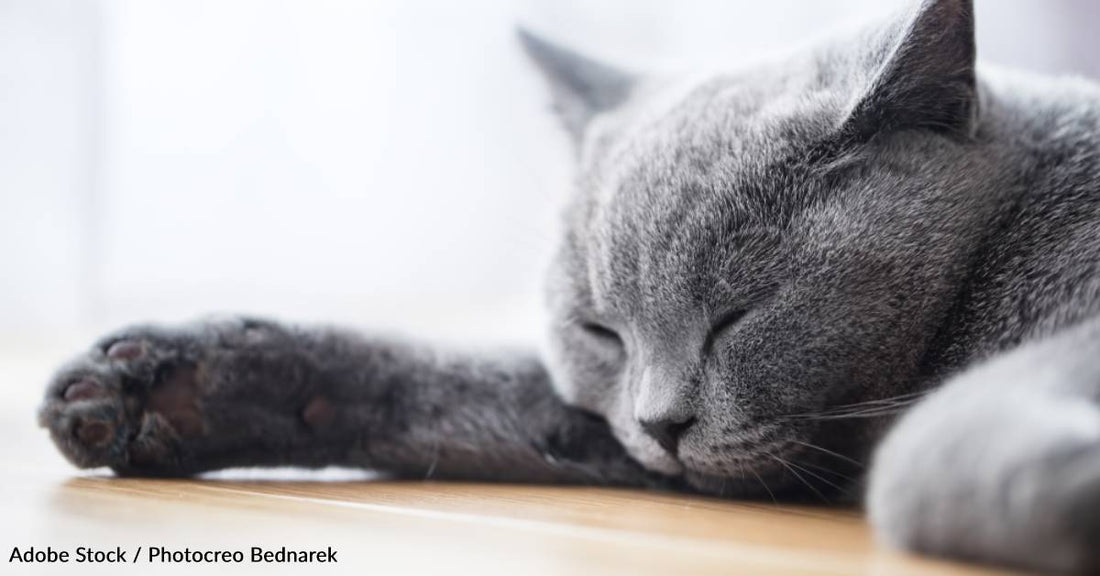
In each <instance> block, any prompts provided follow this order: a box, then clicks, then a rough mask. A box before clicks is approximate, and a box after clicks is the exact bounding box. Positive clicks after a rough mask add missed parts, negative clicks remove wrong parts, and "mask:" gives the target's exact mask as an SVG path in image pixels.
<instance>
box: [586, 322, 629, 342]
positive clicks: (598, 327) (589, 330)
mask: <svg viewBox="0 0 1100 576" xmlns="http://www.w3.org/2000/svg"><path fill="white" fill-rule="evenodd" d="M580 327H581V330H583V331H584V332H585V334H588V335H589V336H591V337H592V338H593V339H595V340H598V341H600V342H603V343H604V344H607V345H612V346H616V347H618V348H622V347H623V339H622V337H621V336H619V333H618V332H616V331H615V330H613V329H611V328H608V327H607V326H604V325H603V324H600V323H597V322H581V324H580Z"/></svg>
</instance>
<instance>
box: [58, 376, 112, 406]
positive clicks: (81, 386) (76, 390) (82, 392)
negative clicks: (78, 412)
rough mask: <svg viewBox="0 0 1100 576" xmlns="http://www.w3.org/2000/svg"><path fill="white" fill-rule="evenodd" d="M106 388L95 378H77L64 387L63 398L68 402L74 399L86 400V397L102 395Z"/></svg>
mask: <svg viewBox="0 0 1100 576" xmlns="http://www.w3.org/2000/svg"><path fill="white" fill-rule="evenodd" d="M105 392H106V390H105V389H104V388H103V385H102V384H100V383H99V382H96V381H95V380H79V381H77V382H73V383H72V384H69V386H68V388H65V394H64V397H65V400H68V401H70V402H72V401H74V400H86V399H88V398H95V397H96V396H102V395H103V394H104V393H105Z"/></svg>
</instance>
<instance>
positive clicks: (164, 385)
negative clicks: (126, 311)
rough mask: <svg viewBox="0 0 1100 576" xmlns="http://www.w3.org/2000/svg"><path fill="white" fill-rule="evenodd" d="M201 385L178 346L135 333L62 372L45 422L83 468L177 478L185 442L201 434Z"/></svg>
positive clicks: (43, 411) (49, 394)
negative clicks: (199, 390) (141, 471)
mask: <svg viewBox="0 0 1100 576" xmlns="http://www.w3.org/2000/svg"><path fill="white" fill-rule="evenodd" d="M196 379H197V375H196V369H195V364H194V363H193V362H191V361H189V360H188V359H187V358H186V357H185V355H184V354H182V347H181V346H180V343H179V342H175V341H172V340H169V339H166V338H164V337H163V335H162V334H157V333H154V332H149V333H148V334H139V333H135V331H133V330H131V331H129V333H127V334H125V335H124V336H115V337H111V338H106V339H104V340H102V341H100V342H99V343H98V344H97V345H96V346H94V347H93V348H92V349H91V350H90V351H89V352H88V353H86V354H84V355H82V356H80V357H79V358H77V359H76V360H74V361H72V362H70V363H69V364H68V365H66V366H65V367H64V368H62V369H61V370H60V371H59V372H58V373H57V375H56V376H55V377H54V379H53V381H52V382H51V383H50V385H49V386H48V388H47V391H46V397H45V399H44V401H43V403H42V406H41V408H40V409H39V414H38V415H39V422H40V424H41V425H42V426H43V427H45V428H48V429H49V431H50V436H51V437H52V439H53V441H54V443H55V444H56V445H57V447H58V449H59V450H60V451H61V453H62V454H63V455H64V456H65V457H66V458H68V459H69V461H71V462H72V463H73V464H75V465H77V466H79V467H81V468H95V467H100V466H109V467H111V468H114V469H115V470H116V471H127V472H133V471H134V470H136V469H140V470H143V471H146V472H149V473H172V471H173V470H177V469H179V467H180V463H181V458H182V457H183V456H184V455H183V452H182V451H181V449H180V448H181V439H182V438H184V437H185V436H187V435H191V434H196V433H199V432H201V429H202V418H201V414H200V412H199V409H198V403H197V398H196V396H197V392H196V390H197V385H196Z"/></svg>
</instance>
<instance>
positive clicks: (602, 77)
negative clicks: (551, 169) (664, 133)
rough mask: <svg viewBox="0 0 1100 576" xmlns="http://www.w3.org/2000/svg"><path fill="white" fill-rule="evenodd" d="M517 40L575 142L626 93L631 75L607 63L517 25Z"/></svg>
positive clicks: (620, 101) (624, 97)
mask: <svg viewBox="0 0 1100 576" xmlns="http://www.w3.org/2000/svg"><path fill="white" fill-rule="evenodd" d="M516 33H517V34H518V36H519V39H520V43H522V44H523V48H524V50H525V51H526V52H527V55H528V56H529V57H530V58H531V60H533V61H534V62H535V64H536V65H537V66H538V68H539V70H540V71H541V72H542V74H543V76H545V78H546V80H547V82H549V84H550V91H551V93H552V95H553V99H554V109H555V110H556V111H557V113H558V115H559V116H560V117H561V120H562V122H563V123H564V124H565V128H566V129H567V130H568V131H569V133H570V134H571V135H572V136H573V138H574V140H575V141H577V142H579V141H580V140H581V138H582V136H583V135H584V130H585V127H586V126H587V125H588V123H589V121H590V120H592V118H593V117H595V116H596V115H597V114H599V113H600V112H604V111H607V110H610V109H612V108H615V107H616V106H618V105H620V104H622V103H623V102H624V101H625V100H626V99H627V97H628V96H629V95H630V90H631V87H632V86H633V84H634V77H633V76H632V75H631V74H628V73H627V72H624V71H622V70H618V69H616V68H614V67H612V66H610V65H608V64H604V63H601V62H597V61H595V60H592V59H590V58H587V57H585V56H581V55H580V54H577V53H576V52H573V51H572V50H569V49H567V48H563V47H561V46H558V45H557V44H554V43H552V42H550V41H548V40H545V39H543V38H541V37H539V36H537V35H535V34H533V33H531V32H530V31H528V30H526V29H524V28H517V29H516Z"/></svg>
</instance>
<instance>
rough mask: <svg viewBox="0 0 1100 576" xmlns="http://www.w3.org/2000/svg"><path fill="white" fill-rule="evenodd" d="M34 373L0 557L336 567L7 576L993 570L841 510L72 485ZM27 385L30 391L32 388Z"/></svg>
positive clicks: (345, 475)
mask: <svg viewBox="0 0 1100 576" xmlns="http://www.w3.org/2000/svg"><path fill="white" fill-rule="evenodd" d="M44 362H45V361H44V360H42V359H41V358H40V357H38V358H36V357H35V356H34V355H18V357H16V356H12V355H8V356H4V355H0V378H2V381H3V382H4V385H3V387H2V388H0V400H2V407H0V438H3V449H4V451H5V454H6V459H5V467H4V468H5V471H4V475H3V478H4V486H3V488H4V489H3V490H2V491H0V509H2V510H3V513H4V521H3V522H2V525H0V526H2V527H0V534H2V536H3V538H2V542H3V554H4V555H5V557H4V560H5V561H6V560H7V559H8V555H9V554H10V553H11V549H12V547H13V546H19V547H20V548H25V547H27V546H34V547H36V548H45V547H47V546H51V547H53V548H54V549H70V550H71V549H75V548H76V547H77V546H92V547H100V548H113V547H115V546H122V547H123V548H124V549H129V550H133V549H136V547H138V546H142V547H149V546H163V547H166V548H170V549H176V550H180V549H183V548H185V547H191V548H195V549H230V550H242V551H245V553H246V555H247V554H248V551H249V549H250V548H251V547H252V546H260V547H265V548H269V549H278V548H279V547H282V546H285V547H287V548H290V549H311V548H317V549H324V548H326V547H328V546H331V547H333V548H335V549H336V550H337V558H338V560H339V561H338V563H337V564H333V565H325V564H310V565H308V566H307V567H305V569H303V567H302V566H296V565H273V564H249V563H244V564H231V565H226V564H203V565H201V566H196V565H187V564H152V565H150V564H148V563H144V562H143V563H139V564H136V565H121V566H120V565H72V564H70V565H53V566H31V565H18V564H7V563H5V568H6V569H5V570H3V573H5V574H22V573H45V574H100V573H102V574H112V575H116V574H127V573H132V574H148V573H150V572H152V573H161V572H166V573H180V574H184V573H188V574H190V573H196V572H198V573H204V574H206V573H214V574H218V573H233V574H237V573H245V574H251V573H257V574H259V573H262V574H273V573H274V574H279V573H287V574H301V573H310V574H312V573H332V574H342V573H349V574H351V573H354V574H362V575H373V574H444V573H445V574H478V575H492V574H502V575H504V574H507V575H515V574H532V575H543V574H546V575H549V574H624V575H625V574H629V575H650V574H652V575H668V574H698V575H709V574H752V575H773V574H774V575H780V574H883V575H895V574H898V575H924V574H951V575H963V574H987V573H989V574H991V573H994V572H992V571H985V570H980V569H977V568H973V567H968V566H964V565H957V564H951V563H944V562H937V561H930V560H925V559H920V558H915V557H911V556H907V555H904V554H900V553H897V552H893V551H890V550H887V549H885V548H884V547H882V546H880V545H877V544H876V543H875V542H874V541H873V539H872V538H871V535H870V533H869V531H868V528H867V525H866V523H865V522H864V520H863V519H862V518H861V517H860V515H859V514H858V513H857V512H855V511H851V510H835V509H825V508H805V507H801V508H800V507H788V506H774V505H765V504H760V503H747V502H731V501H722V500H716V499H708V498H695V497H684V496H678V495H671V494H660V493H647V492H638V491H627V490H615V489H598V488H567V487H552V486H515V485H475V484H457V483H438V482H402V483H395V482H384V481H377V480H365V479H363V476H364V475H363V474H361V473H349V472H339V471H336V472H333V471H330V472H324V473H321V474H306V473H302V472H297V471H273V472H262V473H255V472H241V473H236V474H234V473H228V474H220V475H216V476H215V477H214V478H212V479H203V480H144V479H119V478H114V477H111V476H110V475H108V474H106V473H93V474H86V473H83V474H82V473H79V472H78V471H76V470H75V469H72V468H70V467H69V466H68V465H67V464H66V463H64V462H63V461H62V460H61V459H60V457H59V456H57V455H56V452H55V451H54V450H53V448H52V446H51V445H50V444H49V441H48V439H47V437H46V434H45V432H44V431H43V430H40V429H38V428H37V427H36V426H35V423H34V418H33V414H34V406H35V404H36V403H37V386H38V384H39V382H41V381H44V377H45V374H44V372H43V371H42V367H43V366H48V365H49V364H45V363H44ZM32 378H41V379H40V380H38V381H37V382H35V381H31V382H29V383H28V382H27V380H30V379H32ZM16 382H18V384H16ZM32 384H33V385H34V387H33V388H29V390H30V391H28V390H27V389H24V388H26V387H29V386H31V385H32ZM17 386H18V388H17ZM131 554H132V552H131Z"/></svg>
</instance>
